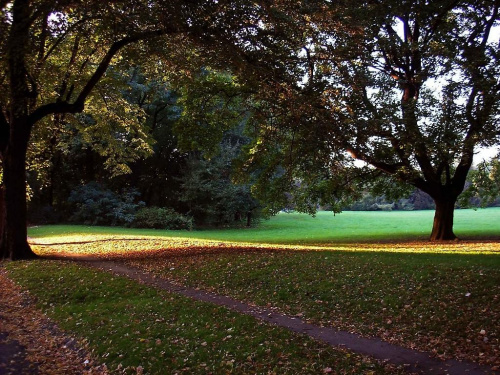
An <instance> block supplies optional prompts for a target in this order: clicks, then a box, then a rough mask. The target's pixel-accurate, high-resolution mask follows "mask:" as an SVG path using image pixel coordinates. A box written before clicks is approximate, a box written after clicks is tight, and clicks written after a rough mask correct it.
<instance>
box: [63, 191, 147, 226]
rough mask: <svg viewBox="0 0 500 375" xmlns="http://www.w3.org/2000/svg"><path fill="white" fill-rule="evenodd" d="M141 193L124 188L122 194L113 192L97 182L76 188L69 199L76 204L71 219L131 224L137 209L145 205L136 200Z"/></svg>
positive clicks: (79, 221)
mask: <svg viewBox="0 0 500 375" xmlns="http://www.w3.org/2000/svg"><path fill="white" fill-rule="evenodd" d="M138 196H139V193H138V192H137V191H135V190H130V189H129V190H124V191H123V192H122V194H121V195H118V194H115V193H113V192H112V191H111V190H108V189H106V188H104V187H103V186H102V185H100V184H98V183H97V182H91V183H89V184H87V185H83V186H79V187H77V188H76V189H74V190H73V191H72V192H71V194H70V197H69V199H68V201H69V202H70V203H72V204H74V205H75V206H76V211H75V213H74V214H73V215H72V216H71V218H70V220H71V221H73V222H76V223H82V224H86V225H130V224H131V223H132V222H133V221H134V218H135V213H136V212H137V210H138V209H139V208H140V207H142V206H144V203H143V202H136V198H137V197H138Z"/></svg>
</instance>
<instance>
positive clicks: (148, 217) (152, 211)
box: [131, 207, 193, 230]
mask: <svg viewBox="0 0 500 375" xmlns="http://www.w3.org/2000/svg"><path fill="white" fill-rule="evenodd" d="M131 226H132V227H135V228H153V229H171V230H179V229H180V230H182V229H187V230H191V229H192V228H193V220H192V219H191V218H190V217H187V216H184V215H181V214H179V213H177V212H175V211H174V210H173V209H171V208H160V207H144V208H141V209H140V210H138V211H137V213H136V214H135V218H134V220H133V222H132V223H131Z"/></svg>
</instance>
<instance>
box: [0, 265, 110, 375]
mask: <svg viewBox="0 0 500 375" xmlns="http://www.w3.org/2000/svg"><path fill="white" fill-rule="evenodd" d="M32 374H54V375H55V374H89V375H90V374H96V375H97V374H100V375H103V374H107V370H106V368H105V367H104V366H99V365H97V364H95V363H94V361H93V359H92V358H91V356H90V353H89V352H88V351H87V350H86V348H84V347H83V346H81V345H80V344H79V343H78V342H77V341H76V340H75V339H74V338H72V337H70V336H68V335H67V334H66V333H65V332H63V331H61V330H60V329H59V328H58V327H57V326H56V325H55V324H54V323H53V322H52V321H51V320H50V319H49V318H47V316H46V315H45V314H43V313H42V312H41V311H40V310H39V309H38V308H37V307H36V304H35V303H34V301H33V299H32V298H31V297H30V295H29V294H28V293H26V292H25V291H23V290H22V289H21V288H20V287H19V286H18V285H16V284H15V283H14V282H12V280H10V279H9V278H8V277H7V273H6V271H5V269H4V268H3V267H2V265H1V264H0V375H32Z"/></svg>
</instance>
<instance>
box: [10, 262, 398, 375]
mask: <svg viewBox="0 0 500 375" xmlns="http://www.w3.org/2000/svg"><path fill="white" fill-rule="evenodd" d="M7 268H8V271H9V275H10V277H12V278H13V279H14V280H16V281H17V282H18V283H20V284H21V285H22V286H23V287H24V288H26V289H28V290H29V291H30V293H31V294H32V295H33V296H35V297H36V298H37V301H38V304H39V306H40V308H42V309H43V310H45V311H46V312H47V313H48V315H49V316H50V317H52V318H53V319H55V320H56V321H57V322H58V323H59V325H60V326H61V327H62V328H63V329H65V330H67V331H69V332H72V333H73V334H76V335H78V336H79V337H80V338H82V339H85V340H86V341H87V343H88V345H89V347H90V348H91V349H92V350H93V352H94V354H95V355H96V356H97V359H98V360H99V361H100V362H101V363H106V365H107V367H108V369H109V370H110V371H111V372H110V373H117V374H142V373H144V374H177V373H185V374H210V373H213V374H291V375H292V374H322V373H333V374H372V375H374V374H397V373H400V374H402V373H403V372H402V371H397V370H393V369H392V368H390V367H389V366H384V365H381V364H378V363H377V362H375V361H373V360H370V359H369V358H367V357H362V356H359V355H356V354H353V353H349V352H346V351H344V350H341V349H333V348H331V347H329V346H328V345H326V344H323V343H320V342H316V341H313V340H311V339H309V338H308V337H306V336H301V335H297V334H293V333H291V332H289V331H287V330H286V329H283V328H279V327H275V326H271V325H268V324H264V323H261V322H259V321H257V320H256V319H254V318H252V317H249V316H246V315H241V314H238V313H236V312H232V311H230V310H228V309H226V308H223V307H218V306H215V305H212V304H209V303H202V302H195V301H193V300H191V299H188V298H185V297H182V296H178V295H175V294H171V293H167V292H161V291H158V290H156V289H154V288H150V287H147V286H143V285H140V284H139V283H137V282H134V281H131V280H129V279H126V278H123V277H111V276H110V275H109V274H108V273H105V272H102V271H97V270H94V269H90V268H86V267H83V266H81V265H80V266H79V265H76V264H70V263H66V262H60V261H59V262H55V261H30V262H11V263H8V264H7ZM139 368H142V369H143V371H140V370H138V369H139Z"/></svg>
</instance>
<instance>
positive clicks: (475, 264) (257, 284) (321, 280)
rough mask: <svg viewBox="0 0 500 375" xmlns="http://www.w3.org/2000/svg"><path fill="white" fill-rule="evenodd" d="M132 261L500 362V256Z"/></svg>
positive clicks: (393, 337) (289, 254)
mask: <svg viewBox="0 0 500 375" xmlns="http://www.w3.org/2000/svg"><path fill="white" fill-rule="evenodd" d="M127 263H129V264H130V265H133V266H136V267H140V268H143V269H145V270H148V271H149V272H153V273H155V274H157V275H158V276H160V277H165V278H168V279H174V280H178V281H179V282H180V283H182V284H186V285H189V286H193V287H198V288H202V289H207V290H211V291H213V292H216V293H219V294H222V295H229V296H232V297H234V298H236V299H240V300H245V301H247V302H250V303H254V304H257V305H261V306H273V307H276V308H278V309H279V310H280V311H282V312H284V313H286V314H290V315H296V316H299V317H301V318H302V319H306V320H309V321H311V322H314V323H316V324H320V325H325V326H333V327H337V328H340V329H344V330H348V331H354V332H357V333H360V334H363V335H367V336H378V337H382V338H384V339H385V340H388V341H392V342H396V343H398V344H400V345H403V346H406V347H412V348H418V349H420V350H424V351H429V352H434V353H435V354H436V355H440V356H443V357H448V358H450V357H455V358H462V359H469V360H473V361H477V362H483V363H486V364H489V365H491V366H494V365H499V364H500V358H499V354H500V350H499V344H500V340H499V339H500V326H499V325H498V322H499V321H500V255H480V254H479V255H472V254H468V255H467V254H452V253H446V254H431V253H427V254H418V253H390V252H363V251H358V252H356V251H349V252H343V251H326V250H325V251H286V250H282V251H255V250H253V251H236V250H235V251H225V252H220V253H206V254H200V253H198V254H193V255H192V256H189V257H186V256H185V255H181V256H175V254H169V255H165V256H164V257H163V258H162V256H161V253H159V254H158V256H156V257H151V258H143V259H131V260H128V261H127ZM481 332H485V333H484V334H483V333H481Z"/></svg>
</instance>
